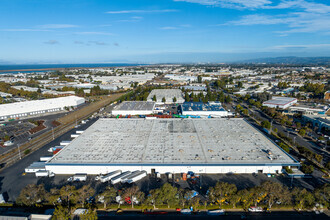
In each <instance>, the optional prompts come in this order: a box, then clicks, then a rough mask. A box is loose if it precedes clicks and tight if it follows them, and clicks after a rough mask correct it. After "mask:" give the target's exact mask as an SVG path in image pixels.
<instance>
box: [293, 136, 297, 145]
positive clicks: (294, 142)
mask: <svg viewBox="0 0 330 220" xmlns="http://www.w3.org/2000/svg"><path fill="white" fill-rule="evenodd" d="M293 144H296V136H294V137H293Z"/></svg>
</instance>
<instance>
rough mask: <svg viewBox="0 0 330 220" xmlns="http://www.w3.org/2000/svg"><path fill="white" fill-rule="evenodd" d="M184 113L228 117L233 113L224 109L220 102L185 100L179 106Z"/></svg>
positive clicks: (181, 112) (179, 110)
mask: <svg viewBox="0 0 330 220" xmlns="http://www.w3.org/2000/svg"><path fill="white" fill-rule="evenodd" d="M178 112H179V113H180V114H182V115H194V116H211V117H228V116H232V113H230V112H228V111H227V110H226V109H224V108H223V107H222V105H221V103H220V102H208V103H203V102H185V103H183V104H181V105H180V106H179V108H178Z"/></svg>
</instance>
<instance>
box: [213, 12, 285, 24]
mask: <svg viewBox="0 0 330 220" xmlns="http://www.w3.org/2000/svg"><path fill="white" fill-rule="evenodd" d="M289 20H290V19H289V18H288V17H283V18H281V17H273V16H269V15H263V14H253V15H246V16H243V17H241V19H240V20H236V21H229V22H227V23H225V24H220V25H218V26H221V25H256V24H261V25H270V24H284V23H288V22H289Z"/></svg>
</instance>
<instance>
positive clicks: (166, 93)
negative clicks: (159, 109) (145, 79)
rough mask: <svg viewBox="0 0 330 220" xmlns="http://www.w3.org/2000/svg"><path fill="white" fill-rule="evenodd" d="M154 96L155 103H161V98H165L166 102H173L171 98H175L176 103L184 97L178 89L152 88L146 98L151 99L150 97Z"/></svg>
mask: <svg viewBox="0 0 330 220" xmlns="http://www.w3.org/2000/svg"><path fill="white" fill-rule="evenodd" d="M154 96H156V99H157V100H156V104H163V102H162V99H163V98H165V99H166V102H165V103H166V104H171V103H173V98H174V97H175V98H176V100H177V101H176V103H183V102H184V98H183V95H182V91H181V90H180V89H154V90H152V91H151V93H150V94H149V95H148V98H147V100H148V101H153V100H152V98H153V97H154Z"/></svg>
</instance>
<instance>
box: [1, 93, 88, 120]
mask: <svg viewBox="0 0 330 220" xmlns="http://www.w3.org/2000/svg"><path fill="white" fill-rule="evenodd" d="M83 103H85V99H84V98H81V97H77V96H67V97H60V98H53V99H43V100H34V101H26V102H15V103H10V104H2V105H0V119H2V120H4V119H9V118H17V117H29V116H35V115H40V114H45V113H52V112H58V111H62V110H64V109H65V107H69V108H71V107H74V108H76V107H77V106H79V105H81V104H83Z"/></svg>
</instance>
